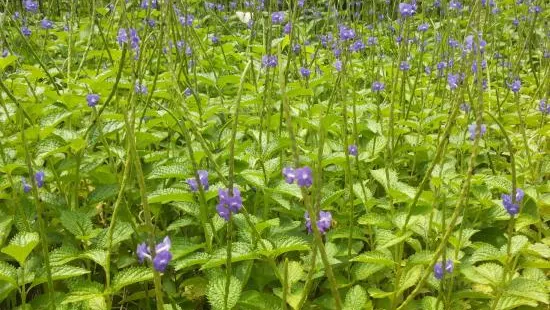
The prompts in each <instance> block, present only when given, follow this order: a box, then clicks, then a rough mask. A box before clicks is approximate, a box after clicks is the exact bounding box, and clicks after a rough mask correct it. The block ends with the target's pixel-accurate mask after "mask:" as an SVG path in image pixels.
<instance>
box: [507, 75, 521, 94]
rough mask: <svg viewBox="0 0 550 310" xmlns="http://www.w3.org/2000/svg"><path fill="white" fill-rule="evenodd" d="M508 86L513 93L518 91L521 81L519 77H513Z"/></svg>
mask: <svg viewBox="0 0 550 310" xmlns="http://www.w3.org/2000/svg"><path fill="white" fill-rule="evenodd" d="M508 87H509V88H510V90H511V91H513V92H514V93H517V92H519V90H520V88H521V81H520V79H517V78H516V79H515V80H514V81H513V82H512V83H509V84H508Z"/></svg>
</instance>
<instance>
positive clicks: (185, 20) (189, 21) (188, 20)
mask: <svg viewBox="0 0 550 310" xmlns="http://www.w3.org/2000/svg"><path fill="white" fill-rule="evenodd" d="M178 20H179V22H180V24H181V25H182V26H193V21H194V20H195V16H193V15H191V14H187V15H186V16H183V15H180V16H179V17H178Z"/></svg>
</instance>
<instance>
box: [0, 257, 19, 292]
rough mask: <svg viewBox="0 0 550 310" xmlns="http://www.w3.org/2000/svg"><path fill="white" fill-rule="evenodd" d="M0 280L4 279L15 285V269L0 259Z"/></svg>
mask: <svg viewBox="0 0 550 310" xmlns="http://www.w3.org/2000/svg"><path fill="white" fill-rule="evenodd" d="M0 281H6V282H8V283H10V284H12V285H13V286H17V270H16V269H15V267H13V266H12V265H10V264H8V263H6V262H3V261H0Z"/></svg>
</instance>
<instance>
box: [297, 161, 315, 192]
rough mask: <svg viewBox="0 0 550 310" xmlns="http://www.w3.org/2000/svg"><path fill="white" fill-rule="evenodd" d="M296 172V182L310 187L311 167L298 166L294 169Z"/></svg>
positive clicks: (311, 179) (311, 178)
mask: <svg viewBox="0 0 550 310" xmlns="http://www.w3.org/2000/svg"><path fill="white" fill-rule="evenodd" d="M295 173H296V182H297V183H298V185H299V186H302V187H304V186H305V187H310V186H311V185H312V184H313V175H312V174H313V172H312V171H311V168H309V167H308V166H305V167H303V168H298V169H296V171H295Z"/></svg>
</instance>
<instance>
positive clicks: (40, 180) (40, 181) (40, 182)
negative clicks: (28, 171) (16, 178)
mask: <svg viewBox="0 0 550 310" xmlns="http://www.w3.org/2000/svg"><path fill="white" fill-rule="evenodd" d="M44 177H45V174H44V171H38V172H37V173H35V174H34V179H35V180H36V186H38V188H41V187H42V186H44Z"/></svg>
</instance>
